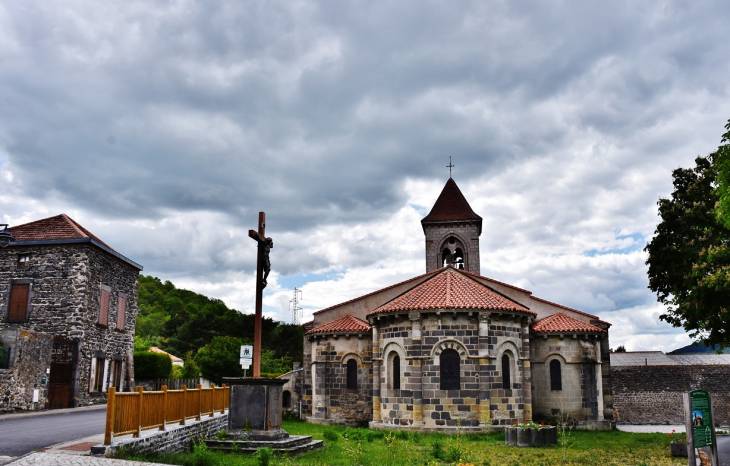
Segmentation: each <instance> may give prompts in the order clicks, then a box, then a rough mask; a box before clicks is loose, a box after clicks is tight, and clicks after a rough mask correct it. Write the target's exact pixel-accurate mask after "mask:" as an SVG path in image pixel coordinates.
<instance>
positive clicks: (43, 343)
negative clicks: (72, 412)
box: [0, 329, 53, 412]
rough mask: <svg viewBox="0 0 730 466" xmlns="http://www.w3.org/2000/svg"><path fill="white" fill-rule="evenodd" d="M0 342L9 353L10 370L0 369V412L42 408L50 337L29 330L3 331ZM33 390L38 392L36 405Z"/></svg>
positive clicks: (50, 346)
mask: <svg viewBox="0 0 730 466" xmlns="http://www.w3.org/2000/svg"><path fill="white" fill-rule="evenodd" d="M0 340H2V344H3V346H5V347H6V348H10V351H11V364H10V368H9V369H0V412H12V411H16V410H23V411H31V410H38V409H44V408H45V401H46V397H47V392H48V377H47V374H46V371H47V370H48V369H49V368H50V366H51V350H52V349H53V338H52V337H51V336H50V335H47V334H43V333H36V332H32V331H29V330H16V329H3V330H2V331H1V332H0ZM34 390H38V401H37V402H33V394H34Z"/></svg>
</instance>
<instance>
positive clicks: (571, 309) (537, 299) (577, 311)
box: [530, 296, 612, 327]
mask: <svg viewBox="0 0 730 466" xmlns="http://www.w3.org/2000/svg"><path fill="white" fill-rule="evenodd" d="M530 297H531V298H532V299H534V300H535V301H540V302H541V303H545V304H550V305H551V306H555V307H560V308H563V309H565V310H566V311H570V312H576V313H578V314H582V315H584V316H586V317H590V318H592V319H595V320H597V321H598V322H600V323H602V324H606V325H608V326H609V327H610V326H611V325H612V324H610V323H609V322H606V321H604V320H601V319H599V318H598V316H594V315H593V314H588V313H587V312H583V311H579V310H578V309H573V308H572V307H568V306H563V305H562V304H558V303H553V302H551V301H548V300H547V299H542V298H538V297H536V296H530Z"/></svg>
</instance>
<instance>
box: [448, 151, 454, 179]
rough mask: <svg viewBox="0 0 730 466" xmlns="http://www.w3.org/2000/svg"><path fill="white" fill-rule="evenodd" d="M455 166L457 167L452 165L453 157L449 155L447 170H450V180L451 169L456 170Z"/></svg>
mask: <svg viewBox="0 0 730 466" xmlns="http://www.w3.org/2000/svg"><path fill="white" fill-rule="evenodd" d="M455 166H456V165H454V164H453V163H451V156H450V155H449V164H448V165H446V168H448V169H449V178H451V169H452V168H454V167H455Z"/></svg>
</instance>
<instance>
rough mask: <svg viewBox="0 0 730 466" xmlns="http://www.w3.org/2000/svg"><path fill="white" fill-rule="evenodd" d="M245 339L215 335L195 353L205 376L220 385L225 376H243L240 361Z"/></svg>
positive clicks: (201, 371) (196, 361)
mask: <svg viewBox="0 0 730 466" xmlns="http://www.w3.org/2000/svg"><path fill="white" fill-rule="evenodd" d="M243 344H245V343H244V340H242V339H240V338H235V337H228V336H224V337H214V338H213V341H211V342H210V343H209V344H207V345H205V346H203V347H202V348H200V350H198V352H197V354H196V355H195V363H196V364H197V365H198V367H200V373H201V374H203V377H205V378H206V379H208V380H210V381H211V382H213V383H215V384H216V385H220V384H221V383H223V377H241V376H242V375H243V369H241V364H240V361H239V354H240V349H241V345H243Z"/></svg>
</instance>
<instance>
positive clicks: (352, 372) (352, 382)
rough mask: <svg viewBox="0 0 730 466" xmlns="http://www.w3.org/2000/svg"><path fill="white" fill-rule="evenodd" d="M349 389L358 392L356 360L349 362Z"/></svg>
mask: <svg viewBox="0 0 730 466" xmlns="http://www.w3.org/2000/svg"><path fill="white" fill-rule="evenodd" d="M347 388H348V389H350V390H357V361H355V360H354V359H350V360H349V361H347Z"/></svg>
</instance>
